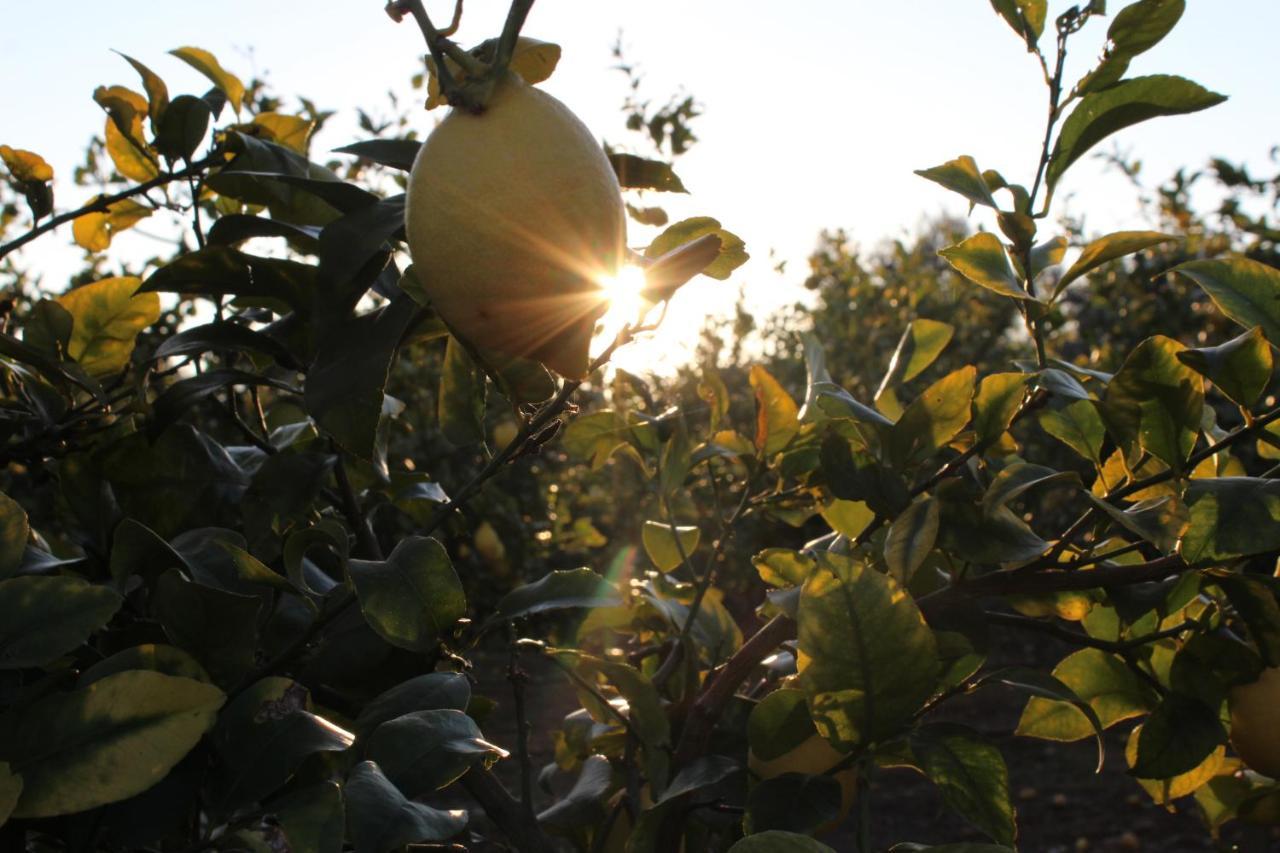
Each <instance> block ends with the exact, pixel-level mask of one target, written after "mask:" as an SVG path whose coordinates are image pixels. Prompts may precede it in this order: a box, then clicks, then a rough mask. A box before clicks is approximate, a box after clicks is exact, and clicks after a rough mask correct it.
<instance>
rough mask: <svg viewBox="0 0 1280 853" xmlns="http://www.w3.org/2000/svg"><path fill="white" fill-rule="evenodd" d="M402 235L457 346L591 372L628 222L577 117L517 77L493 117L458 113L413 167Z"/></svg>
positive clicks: (603, 161)
mask: <svg viewBox="0 0 1280 853" xmlns="http://www.w3.org/2000/svg"><path fill="white" fill-rule="evenodd" d="M405 230H406V234H407V236H408V241H409V252H410V254H411V255H412V257H413V263H414V270H415V272H416V274H417V277H418V279H419V281H420V282H421V284H422V287H423V289H424V291H425V292H426V294H427V296H428V297H429V298H430V299H431V303H432V306H433V307H434V308H435V310H436V311H437V312H438V313H439V314H440V316H441V317H442V318H443V319H444V321H445V322H446V323H448V324H449V326H450V327H452V329H453V330H454V331H455V332H456V333H457V334H459V335H461V336H462V337H464V338H466V339H467V340H468V341H470V342H471V343H472V344H474V345H475V346H477V347H479V348H480V349H482V350H485V351H488V352H496V353H499V354H501V355H504V356H508V357H512V358H534V359H537V360H538V361H541V362H542V363H544V364H545V365H547V366H548V367H550V368H551V369H552V370H554V371H556V372H557V373H559V374H561V375H563V376H568V377H572V378H580V377H582V376H583V375H584V374H585V373H586V369H587V366H588V363H589V347H590V344H591V335H592V331H593V329H594V326H595V321H596V320H597V319H598V318H599V317H600V315H601V314H603V313H604V310H605V308H606V302H605V296H604V290H603V288H602V286H601V283H600V282H601V280H602V279H604V278H605V277H608V276H612V275H613V274H615V273H616V271H617V269H618V266H619V264H620V262H621V260H622V257H623V254H624V241H625V236H626V214H625V210H624V208H623V203H622V195H621V190H620V189H619V186H618V180H617V177H616V176H615V175H614V172H613V168H612V167H611V166H610V165H609V160H608V158H606V157H605V154H604V151H603V149H602V148H601V146H600V144H599V143H598V142H597V141H596V138H595V137H594V136H592V134H591V131H589V130H588V129H587V127H586V126H585V125H584V124H583V123H582V122H581V121H579V120H578V118H577V116H575V115H574V114H573V113H572V112H570V110H569V108H568V107H566V106H565V105H564V104H562V103H561V102H560V101H558V100H556V99H555V98H554V97H552V96H551V95H548V94H547V93H545V92H543V91H541V90H539V89H535V88H533V87H532V86H530V85H528V84H526V83H525V82H524V81H523V80H522V79H521V78H520V77H519V75H516V74H509V75H508V76H507V77H506V78H505V79H504V80H503V81H502V82H501V83H500V84H499V85H498V86H497V87H496V89H495V91H494V93H493V97H492V99H491V100H490V102H489V105H488V108H487V109H486V110H485V111H484V112H483V113H480V114H478V115H476V114H472V113H469V112H467V111H465V110H457V109H455V110H453V111H451V112H450V113H449V115H448V116H447V117H446V118H445V119H444V121H442V122H441V123H440V124H439V126H437V127H436V129H435V130H434V131H432V133H431V135H430V136H428V137H427V141H426V142H425V143H423V145H422V148H421V149H420V150H419V152H418V156H417V159H416V160H415V161H414V165H413V171H412V172H411V173H410V176H409V189H408V198H407V202H406V210H405Z"/></svg>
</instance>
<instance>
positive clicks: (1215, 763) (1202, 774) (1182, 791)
mask: <svg viewBox="0 0 1280 853" xmlns="http://www.w3.org/2000/svg"><path fill="white" fill-rule="evenodd" d="M1145 726H1146V724H1145V723H1142V724H1139V725H1137V726H1135V727H1134V729H1133V731H1131V732H1129V739H1128V741H1127V742H1126V743H1125V750H1124V756H1125V761H1127V762H1128V764H1129V767H1130V768H1131V770H1132V768H1133V766H1134V763H1135V762H1136V761H1137V760H1138V739H1139V738H1141V737H1142V730H1143V728H1145ZM1175 748H1176V747H1175ZM1225 764H1227V750H1226V747H1225V746H1218V747H1217V748H1216V749H1213V750H1212V751H1210V752H1209V754H1208V755H1207V756H1206V757H1205V758H1204V760H1203V761H1201V762H1200V763H1199V764H1197V765H1196V766H1195V767H1193V768H1191V769H1190V770H1188V771H1186V772H1185V773H1179V774H1177V775H1175V776H1171V777H1167V778H1163V779H1143V778H1138V784H1139V785H1141V786H1142V787H1143V789H1144V790H1145V791H1146V792H1147V793H1148V794H1150V795H1151V799H1153V800H1155V802H1156V804H1157V805H1161V806H1168V805H1169V804H1170V803H1172V802H1173V801H1174V800H1177V799H1181V798H1182V797H1185V796H1187V795H1189V794H1193V793H1195V792H1196V791H1198V790H1199V789H1200V788H1202V787H1203V786H1204V785H1206V784H1208V783H1209V781H1210V780H1212V779H1213V777H1215V776H1217V775H1218V773H1219V772H1220V771H1221V770H1222V769H1223V766H1224V765H1225Z"/></svg>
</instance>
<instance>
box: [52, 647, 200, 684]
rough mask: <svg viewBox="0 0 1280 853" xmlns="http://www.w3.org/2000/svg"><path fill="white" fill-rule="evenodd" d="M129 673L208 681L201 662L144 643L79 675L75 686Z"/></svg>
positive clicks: (178, 652) (173, 650)
mask: <svg viewBox="0 0 1280 853" xmlns="http://www.w3.org/2000/svg"><path fill="white" fill-rule="evenodd" d="M130 670H146V671H148V672H159V673H161V674H163V675H174V676H177V677H179V678H190V679H192V680H193V681H205V682H207V681H209V674H208V673H207V672H205V671H204V667H202V666H201V665H200V662H199V661H197V660H196V659H195V658H193V657H192V656H191V655H189V654H187V653H186V652H184V651H183V650H182V649H179V648H177V647H176V646H166V645H164V644H163V643H146V644H144V645H141V646H133V647H132V648H128V649H124V650H123V651H119V652H116V653H115V654H114V655H112V656H111V657H109V658H107V659H105V660H100V661H98V662H97V663H95V664H94V665H93V666H91V667H89V668H88V669H86V670H85V671H84V672H82V673H80V680H79V681H78V682H76V685H77V686H78V687H88V686H89V685H90V684H92V683H93V682H95V681H101V680H102V679H104V678H106V677H107V676H109V675H115V674H116V673H117V672H128V671H130Z"/></svg>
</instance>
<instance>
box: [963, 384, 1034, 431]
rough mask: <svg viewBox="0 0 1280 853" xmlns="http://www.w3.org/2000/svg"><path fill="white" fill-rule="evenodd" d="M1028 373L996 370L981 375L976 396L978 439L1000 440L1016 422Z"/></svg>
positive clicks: (975, 421) (974, 406) (975, 429)
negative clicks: (986, 374)
mask: <svg viewBox="0 0 1280 853" xmlns="http://www.w3.org/2000/svg"><path fill="white" fill-rule="evenodd" d="M1029 380H1030V377H1029V376H1028V375H1027V374H1025V373H993V374H991V375H990V376H984V377H982V381H981V382H980V383H978V393H977V396H975V397H974V398H973V431H974V434H975V436H976V438H977V440H978V441H979V442H981V443H982V444H990V443H991V442H994V441H997V440H998V439H999V438H1000V436H1001V435H1003V434H1004V431H1005V430H1007V429H1008V428H1009V427H1010V425H1012V423H1013V419H1014V417H1015V416H1016V415H1017V413H1018V409H1019V408H1020V407H1021V406H1022V400H1023V398H1024V397H1025V396H1026V388H1027V382H1028V381H1029Z"/></svg>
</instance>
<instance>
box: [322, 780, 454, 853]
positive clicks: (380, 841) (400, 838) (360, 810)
mask: <svg viewBox="0 0 1280 853" xmlns="http://www.w3.org/2000/svg"><path fill="white" fill-rule="evenodd" d="M342 794H343V799H344V800H345V802H346V806H347V838H348V839H349V840H350V842H351V844H352V846H353V847H354V848H355V853H388V851H391V850H395V849H398V848H401V847H404V846H405V845H407V844H416V843H418V842H423V841H446V840H448V839H450V838H452V837H453V836H455V835H457V834H458V833H460V832H461V831H462V830H463V827H465V826H466V824H467V813H466V812H464V811H462V810H460V809H449V810H447V811H446V810H441V809H435V808H432V807H431V806H428V805H425V804H423V803H415V802H412V801H410V800H409V799H407V798H406V797H405V796H404V794H402V793H400V791H399V790H398V789H397V788H396V786H395V785H393V784H392V783H391V781H390V780H389V779H387V777H386V776H385V775H384V774H383V772H382V770H381V769H379V767H378V765H377V764H375V763H374V762H372V761H362V762H360V763H359V764H357V765H356V766H355V767H354V768H353V769H352V770H351V772H350V773H349V774H348V775H347V783H346V785H344V786H343V788H342Z"/></svg>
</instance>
